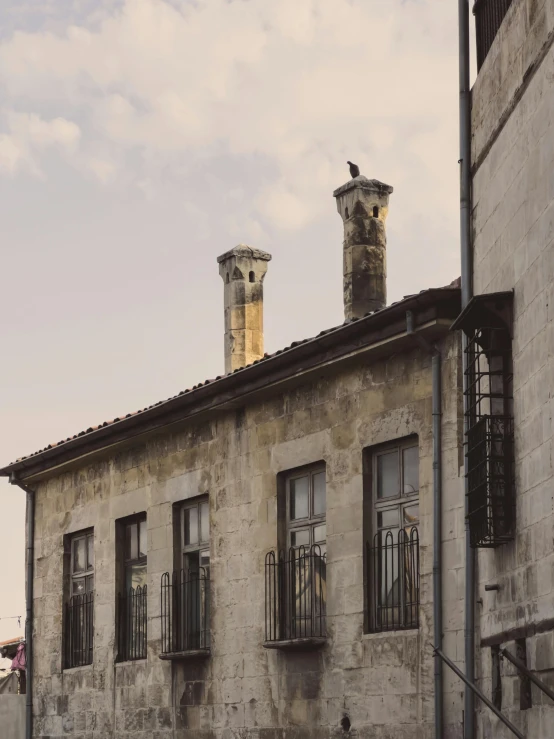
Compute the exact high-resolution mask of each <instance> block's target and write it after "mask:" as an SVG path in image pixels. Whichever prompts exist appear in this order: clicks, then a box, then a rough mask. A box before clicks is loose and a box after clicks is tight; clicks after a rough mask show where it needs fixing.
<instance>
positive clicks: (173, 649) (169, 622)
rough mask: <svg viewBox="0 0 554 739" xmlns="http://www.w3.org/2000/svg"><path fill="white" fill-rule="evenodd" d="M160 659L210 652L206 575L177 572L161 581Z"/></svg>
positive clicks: (195, 572)
mask: <svg viewBox="0 0 554 739" xmlns="http://www.w3.org/2000/svg"><path fill="white" fill-rule="evenodd" d="M161 625H162V650H161V651H162V655H170V654H178V653H180V652H191V651H197V650H203V651H208V650H209V649H210V578H209V573H208V572H207V571H206V570H205V569H204V568H202V567H201V568H200V569H199V570H198V571H187V570H178V571H176V572H173V573H170V572H165V573H164V574H163V575H162V580H161Z"/></svg>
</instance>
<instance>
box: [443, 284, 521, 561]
mask: <svg viewBox="0 0 554 739" xmlns="http://www.w3.org/2000/svg"><path fill="white" fill-rule="evenodd" d="M512 300H513V294H512V293H493V294H490V295H478V296H476V297H475V298H473V299H472V300H471V301H470V303H469V304H468V306H467V307H466V308H465V310H464V312H463V313H462V314H461V315H460V316H459V318H458V319H457V320H456V322H455V323H454V326H453V328H461V329H463V330H464V332H465V334H466V336H467V344H466V349H465V353H466V370H465V375H466V378H465V385H466V390H465V395H466V418H467V436H466V441H467V452H466V454H467V469H468V472H467V480H468V493H467V495H468V523H469V529H470V539H471V545H472V546H473V547H498V546H500V545H502V544H504V543H505V542H508V541H511V540H512V539H513V536H514V528H515V490H514V422H513V407H512V406H513V390H512V380H513V367H512V337H511V323H512V321H511V313H512Z"/></svg>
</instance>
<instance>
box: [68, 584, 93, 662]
mask: <svg viewBox="0 0 554 739" xmlns="http://www.w3.org/2000/svg"><path fill="white" fill-rule="evenodd" d="M93 641H94V593H82V594H81V595H74V596H73V597H72V598H70V600H69V602H68V603H66V606H65V667H66V668H69V667H81V666H82V665H90V664H92V649H93Z"/></svg>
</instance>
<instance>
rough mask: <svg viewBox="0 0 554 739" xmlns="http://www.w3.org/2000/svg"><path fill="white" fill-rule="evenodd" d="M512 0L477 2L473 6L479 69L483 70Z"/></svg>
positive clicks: (477, 0)
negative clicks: (482, 67)
mask: <svg viewBox="0 0 554 739" xmlns="http://www.w3.org/2000/svg"><path fill="white" fill-rule="evenodd" d="M511 4H512V0H476V2H475V3H474V5H473V15H474V16H475V37H476V43H477V69H481V66H482V65H483V62H484V61H485V59H486V57H487V54H488V53H489V51H490V48H491V46H492V44H493V41H494V39H495V38H496V35H497V33H498V31H499V29H500V26H501V25H502V21H503V20H504V17H505V15H506V13H507V12H508V10H509V9H510V5H511Z"/></svg>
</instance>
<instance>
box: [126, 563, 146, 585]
mask: <svg viewBox="0 0 554 739" xmlns="http://www.w3.org/2000/svg"><path fill="white" fill-rule="evenodd" d="M125 579H126V582H125V585H126V588H127V591H129V590H130V589H131V588H133V589H134V590H136V589H137V588H138V587H139V586H140V587H144V586H145V585H146V563H145V564H132V565H127V567H126V569H125Z"/></svg>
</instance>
